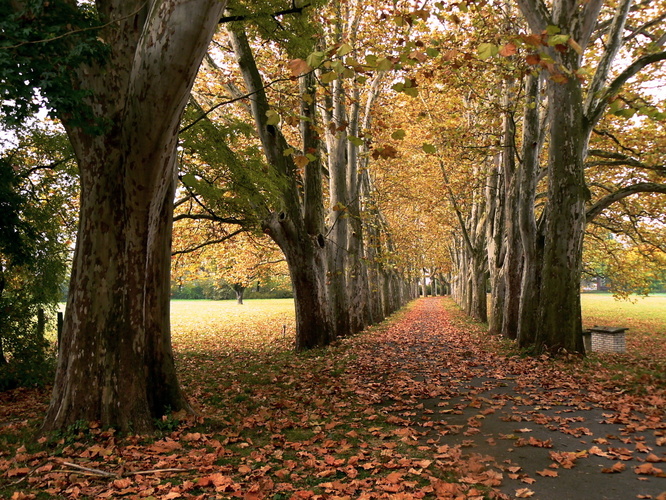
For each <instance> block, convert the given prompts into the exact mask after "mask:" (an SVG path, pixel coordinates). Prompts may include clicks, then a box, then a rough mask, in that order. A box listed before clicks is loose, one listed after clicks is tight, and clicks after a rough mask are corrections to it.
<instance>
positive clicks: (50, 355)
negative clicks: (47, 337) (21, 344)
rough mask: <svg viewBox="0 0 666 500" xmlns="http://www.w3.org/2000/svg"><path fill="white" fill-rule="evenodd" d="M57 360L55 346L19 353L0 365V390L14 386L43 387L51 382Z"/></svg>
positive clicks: (13, 387)
mask: <svg viewBox="0 0 666 500" xmlns="http://www.w3.org/2000/svg"><path fill="white" fill-rule="evenodd" d="M56 361H57V352H56V349H55V347H51V346H50V347H49V348H47V349H41V350H36V351H34V352H32V353H19V356H15V355H14V356H12V357H11V358H10V359H9V361H8V362H7V363H6V364H2V365H0V392H1V391H6V390H9V389H15V388H16V387H43V386H45V385H48V384H50V383H52V382H53V378H54V376H55V368H56Z"/></svg>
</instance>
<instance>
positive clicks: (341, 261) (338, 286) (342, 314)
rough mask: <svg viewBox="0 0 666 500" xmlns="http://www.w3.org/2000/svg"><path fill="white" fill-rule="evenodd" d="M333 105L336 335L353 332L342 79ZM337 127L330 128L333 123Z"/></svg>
mask: <svg viewBox="0 0 666 500" xmlns="http://www.w3.org/2000/svg"><path fill="white" fill-rule="evenodd" d="M332 86H333V92H332V94H333V95H332V100H333V102H332V108H333V113H332V115H331V116H330V119H329V124H330V126H329V127H327V128H326V130H327V140H326V142H327V144H328V171H329V202H330V205H329V206H330V211H329V223H330V225H331V228H330V230H329V231H328V238H329V244H328V245H327V250H328V298H329V304H330V308H331V316H332V318H333V327H334V330H335V336H336V337H346V336H347V335H349V333H350V326H349V300H348V296H347V292H348V290H347V245H348V228H349V224H348V221H349V214H348V212H347V210H348V208H347V205H348V204H349V196H348V193H347V167H348V161H347V132H346V129H347V127H346V123H347V114H346V109H345V105H344V99H345V94H344V88H343V80H342V79H341V78H338V79H337V80H335V81H334V82H333V84H332ZM333 125H334V126H335V127H334V128H335V130H334V131H333V132H331V128H333V127H332V126H333Z"/></svg>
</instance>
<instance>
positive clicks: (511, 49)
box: [499, 43, 517, 57]
mask: <svg viewBox="0 0 666 500" xmlns="http://www.w3.org/2000/svg"><path fill="white" fill-rule="evenodd" d="M516 52H517V51H516V46H515V45H514V44H513V43H507V44H506V45H504V46H502V47H501V48H500V49H499V55H501V56H503V57H509V56H512V55H514V54H515V53H516Z"/></svg>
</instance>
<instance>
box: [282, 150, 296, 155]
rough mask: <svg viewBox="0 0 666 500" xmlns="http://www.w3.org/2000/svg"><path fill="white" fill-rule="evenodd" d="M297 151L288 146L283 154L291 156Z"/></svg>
mask: <svg viewBox="0 0 666 500" xmlns="http://www.w3.org/2000/svg"><path fill="white" fill-rule="evenodd" d="M294 153H295V151H294V148H287V149H285V150H284V151H282V155H283V156H291V155H293V154H294Z"/></svg>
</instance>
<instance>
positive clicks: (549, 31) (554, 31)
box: [546, 24, 562, 35]
mask: <svg viewBox="0 0 666 500" xmlns="http://www.w3.org/2000/svg"><path fill="white" fill-rule="evenodd" d="M561 31H562V30H561V29H560V27H559V26H554V25H552V24H551V25H549V26H548V27H546V34H547V35H557V34H558V33H560V32H561Z"/></svg>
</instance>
